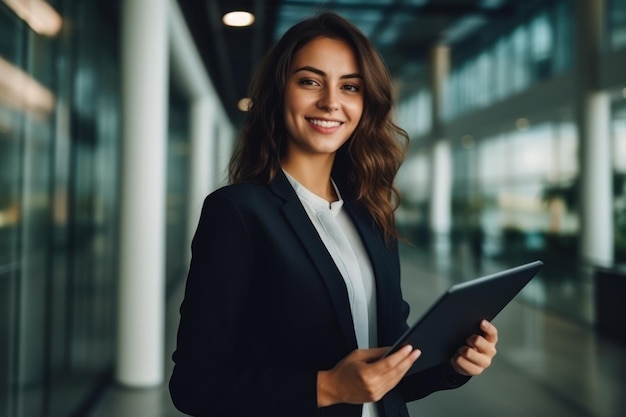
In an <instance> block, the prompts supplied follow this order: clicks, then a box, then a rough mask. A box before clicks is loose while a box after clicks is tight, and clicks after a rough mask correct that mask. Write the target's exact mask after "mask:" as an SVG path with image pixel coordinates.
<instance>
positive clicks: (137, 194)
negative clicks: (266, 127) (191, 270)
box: [115, 0, 168, 387]
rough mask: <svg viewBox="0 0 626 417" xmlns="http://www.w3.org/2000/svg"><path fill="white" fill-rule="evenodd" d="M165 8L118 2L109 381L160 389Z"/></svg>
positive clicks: (149, 2)
mask: <svg viewBox="0 0 626 417" xmlns="http://www.w3.org/2000/svg"><path fill="white" fill-rule="evenodd" d="M167 12H168V1H167V0H126V1H123V2H122V11H121V16H122V110H123V114H124V125H123V130H122V135H123V137H122V139H123V140H122V142H123V143H122V152H123V155H122V170H123V172H122V178H123V180H122V198H121V200H122V201H121V203H122V204H121V230H120V281H119V309H118V340H117V355H116V359H117V361H116V368H115V378H116V380H117V381H118V382H119V383H120V384H122V385H126V386H132V387H147V386H154V385H159V384H161V383H162V382H163V364H164V352H163V345H164V320H165V316H164V300H165V298H164V284H165V197H166V150H167V93H168V30H167V28H168V21H167Z"/></svg>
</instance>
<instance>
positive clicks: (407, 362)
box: [317, 346, 421, 407]
mask: <svg viewBox="0 0 626 417" xmlns="http://www.w3.org/2000/svg"><path fill="white" fill-rule="evenodd" d="M388 350H389V348H387V347H383V348H376V349H359V350H355V351H353V352H352V353H350V354H349V355H348V356H346V357H345V358H344V359H342V360H341V362H339V363H338V364H337V365H336V366H335V367H334V368H333V369H331V370H328V371H319V372H318V374H317V406H318V407H326V406H329V405H333V404H337V403H350V404H363V403H367V402H375V401H378V400H380V399H381V398H382V397H383V396H384V395H385V394H386V393H387V392H389V391H390V390H391V389H392V388H393V387H395V386H396V385H397V384H398V382H400V380H401V379H402V377H403V376H404V374H406V373H407V371H408V370H409V369H410V368H411V366H412V365H413V363H414V362H415V361H416V360H417V358H418V357H419V356H420V354H421V352H420V351H419V350H418V349H415V350H414V349H413V348H412V347H411V346H405V347H403V348H402V349H400V350H398V351H397V352H395V353H393V354H392V355H389V356H388V357H386V358H383V355H384V354H385V353H386V352H387V351H388Z"/></svg>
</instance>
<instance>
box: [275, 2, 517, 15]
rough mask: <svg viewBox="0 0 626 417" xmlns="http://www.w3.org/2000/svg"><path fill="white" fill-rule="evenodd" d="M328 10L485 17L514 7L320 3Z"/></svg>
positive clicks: (316, 5) (314, 5)
mask: <svg viewBox="0 0 626 417" xmlns="http://www.w3.org/2000/svg"><path fill="white" fill-rule="evenodd" d="M282 5H283V6H291V7H301V8H308V9H311V8H312V9H319V8H320V3H319V2H316V1H291V0H286V1H283V3H282ZM321 6H322V7H324V8H327V9H329V10H334V9H341V10H349V11H361V12H365V11H378V12H390V13H408V14H416V15H419V16H424V17H433V16H444V17H459V16H464V15H468V14H479V15H483V16H486V17H499V18H502V17H512V16H513V15H514V14H515V7H514V6H513V5H512V4H508V3H507V4H504V5H502V6H499V7H481V6H479V5H477V4H467V3H464V4H461V3H446V4H441V3H437V2H430V3H426V4H424V5H421V6H417V5H411V4H402V3H394V4H369V3H368V4H362V3H346V4H343V3H338V2H328V3H324V4H322V5H321Z"/></svg>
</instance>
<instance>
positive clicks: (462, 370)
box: [452, 355, 485, 376]
mask: <svg viewBox="0 0 626 417" xmlns="http://www.w3.org/2000/svg"><path fill="white" fill-rule="evenodd" d="M452 366H453V368H454V369H455V371H456V372H458V373H459V374H461V375H465V376H477V375H480V374H482V373H483V371H484V370H485V368H483V367H481V366H479V365H476V364H475V363H473V362H471V361H469V360H467V358H465V357H463V356H461V355H456V356H455V357H454V358H453V359H452Z"/></svg>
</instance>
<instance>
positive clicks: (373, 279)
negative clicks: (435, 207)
mask: <svg viewBox="0 0 626 417" xmlns="http://www.w3.org/2000/svg"><path fill="white" fill-rule="evenodd" d="M249 97H251V100H252V105H251V106H249V107H248V108H249V111H248V112H247V121H246V124H245V126H244V129H243V131H242V134H241V140H240V142H239V145H238V149H237V150H236V152H235V154H234V156H233V158H232V160H231V164H230V180H231V185H229V186H226V187H223V188H221V189H219V190H217V191H215V192H214V193H212V194H211V195H209V196H208V197H207V199H206V200H205V203H204V207H203V210H202V215H201V217H200V222H199V225H198V229H197V231H196V235H195V237H194V240H193V244H192V252H193V257H192V261H191V266H190V270H189V275H188V278H187V287H186V292H185V299H184V301H183V304H182V306H181V309H180V312H181V318H180V327H179V332H178V345H177V349H176V352H174V355H173V359H174V362H175V367H174V371H173V374H172V378H171V380H170V392H171V395H172V399H173V401H174V404H175V405H176V406H177V407H178V408H179V409H180V410H181V411H183V412H185V413H188V414H191V415H194V416H216V415H220V416H221V415H228V416H234V417H238V416H250V415H258V414H260V415H271V416H275V417H277V416H278V417H282V416H285V417H287V416H299V417H306V416H318V415H320V411H321V412H322V413H323V415H324V416H327V417H328V416H330V417H332V416H342V417H377V416H378V417H386V416H405V417H406V416H408V412H407V408H406V402H407V401H412V400H415V399H418V398H422V397H424V396H426V395H428V394H430V393H432V392H434V391H437V390H443V389H449V388H456V387H458V386H460V385H462V384H463V383H464V382H465V381H467V380H468V379H469V377H470V376H472V375H478V374H480V373H481V372H482V371H483V370H484V369H485V368H486V367H488V366H489V364H490V362H491V358H492V357H493V356H494V354H495V344H496V341H497V331H496V329H495V327H493V326H492V325H490V324H489V323H486V322H485V324H484V325H483V327H482V331H483V332H484V333H483V334H482V335H475V336H474V337H472V338H470V339H468V342H467V344H468V345H467V346H463V347H460V349H459V353H457V354H456V355H454V357H452V358H450V361H449V362H445V363H442V364H441V365H437V366H434V367H432V368H429V369H427V370H425V371H422V372H419V373H416V374H413V375H410V376H407V377H405V374H406V372H407V370H408V369H409V368H410V367H411V366H412V364H413V363H414V362H415V361H416V360H418V357H419V356H420V354H421V353H420V351H419V350H418V349H413V348H412V347H411V346H405V347H404V348H402V349H400V350H398V351H397V352H395V353H394V354H392V355H389V356H387V357H384V358H383V355H384V354H385V353H386V352H387V351H388V349H389V347H388V346H390V345H391V344H393V342H394V341H395V340H396V339H397V338H398V337H399V336H400V335H401V334H402V333H404V331H405V330H406V328H407V325H406V319H407V315H408V305H407V304H406V303H405V302H404V301H403V299H402V294H401V290H400V266H399V259H398V247H397V242H396V231H395V225H394V209H395V207H396V204H397V199H396V198H395V195H396V194H395V190H394V188H393V180H394V177H395V175H396V172H397V171H398V168H399V166H400V163H401V161H402V159H403V157H404V152H405V148H406V143H407V139H408V138H407V135H406V133H405V132H404V131H403V130H402V129H400V128H399V127H398V126H396V124H395V123H394V122H393V120H392V117H391V108H392V104H393V100H392V94H391V81H390V77H389V74H388V73H387V71H386V68H385V65H384V64H383V62H382V60H381V58H380V56H379V55H378V53H377V51H376V50H375V49H374V47H373V46H372V44H371V43H370V42H369V40H368V39H367V38H366V37H365V36H364V35H363V34H362V33H361V32H359V31H358V29H356V28H355V27H354V26H353V25H352V24H350V23H349V22H347V21H346V20H344V19H342V18H341V17H339V16H337V15H335V14H329V13H325V14H320V15H318V16H315V17H313V18H310V19H307V20H305V21H303V22H301V23H299V24H297V25H295V26H294V27H292V28H291V29H290V30H288V31H287V32H286V33H285V35H284V36H283V37H282V38H281V39H280V41H279V42H278V43H277V44H276V45H275V47H274V48H273V49H272V50H271V51H270V52H269V53H268V55H267V56H266V58H265V60H264V61H263V63H262V65H261V66H260V68H259V69H258V71H257V73H256V75H255V78H254V80H253V82H252V85H251V87H250V94H249ZM379 346H383V347H379ZM384 346H387V347H384ZM321 409H323V410H321Z"/></svg>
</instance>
